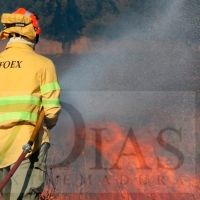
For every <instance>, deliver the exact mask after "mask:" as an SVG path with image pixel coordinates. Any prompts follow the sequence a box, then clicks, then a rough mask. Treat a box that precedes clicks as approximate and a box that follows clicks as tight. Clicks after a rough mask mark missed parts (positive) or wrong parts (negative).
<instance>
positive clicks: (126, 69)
mask: <svg viewBox="0 0 200 200" xmlns="http://www.w3.org/2000/svg"><path fill="white" fill-rule="evenodd" d="M183 2H184V1H183V0H181V1H167V3H166V2H165V5H166V6H165V9H164V10H161V11H162V12H161V11H160V10H159V8H158V10H156V9H157V8H156V7H155V8H154V12H155V13H154V17H152V16H151V15H150V16H145V13H142V14H138V13H137V14H135V13H134V12H132V13H128V14H127V15H124V16H120V18H117V19H114V20H113V21H111V22H110V27H109V28H107V29H103V30H99V32H100V33H98V34H101V33H102V35H104V34H106V35H109V36H110V38H112V40H105V41H103V42H102V43H99V45H98V46H97V45H95V46H94V47H91V48H90V50H89V51H87V52H86V53H84V54H82V55H80V56H78V57H75V59H74V60H72V62H71V63H70V64H67V63H68V60H67V59H66V60H65V59H63V60H62V61H61V62H60V63H58V68H60V69H59V76H60V82H61V85H62V88H63V90H72V91H74V90H76V91H85V90H93V91H97V90H103V91H104V90H111V91H112V90H123V91H124V90H125V91H137V90H143V91H149V90H156V91H163V90H190V89H191V87H193V88H194V85H192V86H191V84H188V83H189V81H190V80H191V78H192V77H193V76H194V73H195V72H196V71H195V69H194V58H193V56H194V55H192V49H191V47H190V46H188V45H187V41H186V40H187V38H185V37H184V34H185V33H184V30H185V29H184V26H185V24H184V20H183V19H182V18H183V17H184V18H185V13H184V12H185V11H184V10H183V8H184V7H183V5H184V4H183ZM187 25H188V23H187Z"/></svg>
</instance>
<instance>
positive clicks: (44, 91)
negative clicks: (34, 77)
mask: <svg viewBox="0 0 200 200" xmlns="http://www.w3.org/2000/svg"><path fill="white" fill-rule="evenodd" d="M40 91H41V96H42V105H43V107H44V111H45V123H46V126H47V128H48V129H51V128H53V127H54V126H55V125H56V123H57V120H58V116H59V113H60V110H61V106H60V99H59V97H60V86H59V83H58V80H57V74H56V70H55V66H54V64H53V62H52V61H51V60H48V61H47V62H46V63H45V65H44V67H43V71H42V74H41V86H40Z"/></svg>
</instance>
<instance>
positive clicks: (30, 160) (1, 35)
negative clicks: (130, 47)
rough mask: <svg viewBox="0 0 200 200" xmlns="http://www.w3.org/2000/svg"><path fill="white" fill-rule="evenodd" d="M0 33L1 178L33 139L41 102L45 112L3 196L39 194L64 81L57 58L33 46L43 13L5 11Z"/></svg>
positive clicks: (32, 199)
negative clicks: (0, 47)
mask: <svg viewBox="0 0 200 200" xmlns="http://www.w3.org/2000/svg"><path fill="white" fill-rule="evenodd" d="M1 23H2V24H3V26H4V29H3V30H2V31H1V32H0V39H1V40H2V39H8V43H7V45H6V47H5V50H4V51H3V52H1V53H0V80H1V84H0V181H2V180H3V178H4V177H5V176H6V174H7V173H8V172H9V170H10V169H11V168H12V166H13V164H14V163H15V162H16V160H17V159H18V157H19V156H20V154H21V152H22V146H23V145H24V144H26V143H27V141H29V139H30V137H31V134H32V132H33V130H34V126H35V124H36V122H37V118H38V115H39V112H40V109H41V107H43V108H44V111H45V118H44V121H43V124H42V126H41V128H40V131H39V133H38V136H37V138H36V140H35V142H34V144H33V148H32V152H30V153H28V154H27V156H26V158H25V159H24V160H23V161H22V163H21V164H20V166H19V168H18V169H17V171H16V172H15V173H14V175H13V176H12V178H11V179H10V181H9V182H8V184H7V185H6V186H5V187H4V189H3V190H2V196H3V199H4V200H9V199H10V200H21V199H23V200H26V199H27V200H35V199H38V198H39V194H40V193H41V192H42V191H43V187H44V180H45V174H46V158H47V151H48V149H49V146H50V139H49V130H50V129H52V128H53V127H54V126H55V125H56V123H57V120H58V116H59V113H60V110H61V106H60V101H59V96H60V86H59V83H58V80H57V75H56V70H55V66H54V64H53V62H52V61H51V60H50V59H48V58H46V57H44V56H42V55H39V54H37V53H36V52H35V51H34V48H35V45H36V44H37V42H38V41H39V35H40V33H41V29H40V27H39V24H38V18H37V16H36V15H34V14H33V13H31V12H29V11H27V10H26V9H24V8H19V9H17V10H16V11H15V12H13V13H3V15H2V17H1Z"/></svg>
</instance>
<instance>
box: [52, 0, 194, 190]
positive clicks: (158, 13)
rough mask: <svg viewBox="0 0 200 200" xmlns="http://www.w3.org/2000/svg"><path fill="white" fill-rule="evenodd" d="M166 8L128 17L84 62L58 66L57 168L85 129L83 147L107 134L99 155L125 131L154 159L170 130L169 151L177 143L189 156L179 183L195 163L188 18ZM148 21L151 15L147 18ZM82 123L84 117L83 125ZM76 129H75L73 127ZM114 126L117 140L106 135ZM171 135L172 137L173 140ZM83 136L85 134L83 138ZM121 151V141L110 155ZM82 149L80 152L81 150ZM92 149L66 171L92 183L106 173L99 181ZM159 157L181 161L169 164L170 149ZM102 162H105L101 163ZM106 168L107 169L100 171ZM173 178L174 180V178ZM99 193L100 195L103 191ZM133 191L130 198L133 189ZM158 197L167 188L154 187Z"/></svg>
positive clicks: (177, 7) (114, 24) (70, 60)
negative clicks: (184, 21)
mask: <svg viewBox="0 0 200 200" xmlns="http://www.w3.org/2000/svg"><path fill="white" fill-rule="evenodd" d="M162 2H163V3H164V2H165V4H164V8H163V7H162V9H161V10H159V6H156V5H155V7H154V8H153V10H151V12H149V13H148V12H141V13H140V12H139V13H136V12H135V13H128V14H125V15H123V16H120V18H117V19H116V21H115V20H112V21H110V24H109V27H107V28H106V29H103V30H101V31H100V32H99V34H100V35H101V34H102V35H103V36H104V37H103V39H102V40H100V39H97V38H98V37H96V39H91V40H90V45H89V48H88V50H87V51H85V52H84V53H82V54H80V55H71V56H70V57H67V58H63V59H62V60H61V61H60V62H59V63H58V64H59V65H58V75H59V80H60V84H61V87H62V95H61V101H62V103H63V109H62V113H61V117H60V120H59V122H58V125H57V127H55V129H54V130H53V134H52V139H51V140H52V143H54V144H55V143H57V145H58V148H59V149H62V148H63V149H62V150H63V151H64V153H63V154H62V159H60V160H58V161H57V163H58V162H60V163H66V164H68V163H70V161H71V157H69V158H66V157H67V156H68V155H69V152H70V150H71V149H73V148H74V147H75V145H76V144H77V143H76V142H75V140H76V138H80V135H81V133H82V132H80V135H76V134H75V129H76V126H77V127H79V125H80V126H82V125H83V124H84V125H85V129H86V141H88V140H89V142H90V143H92V142H93V143H92V145H93V146H94V147H95V137H97V136H96V135H95V134H97V132H98V131H97V132H95V131H94V130H95V129H96V130H97V129H101V130H105V131H103V132H101V133H100V134H101V136H102V138H101V139H102V149H103V148H104V146H103V144H104V141H105V140H106V136H107V135H111V136H115V134H116V133H117V131H118V130H119V129H120V128H119V127H123V128H122V129H123V130H124V129H125V130H126V131H125V132H123V134H124V135H123V136H124V138H126V136H127V133H128V130H129V129H130V128H132V129H133V131H134V133H135V137H136V138H142V139H144V140H145V141H147V143H148V145H149V146H150V147H151V148H148V150H147V151H148V152H149V149H152V154H154V157H155V158H157V157H156V156H158V157H159V156H161V155H158V153H160V152H161V151H160V146H159V144H158V141H157V139H156V137H157V135H158V133H159V132H160V133H162V132H161V131H163V130H167V131H166V132H167V133H166V132H165V133H164V134H163V135H165V136H166V135H167V134H168V136H169V137H167V136H166V138H167V139H166V143H168V142H169V144H172V142H173V145H174V147H177V149H178V150H179V146H181V147H182V148H181V150H180V151H181V153H182V154H183V155H184V156H185V155H186V156H185V160H184V162H183V165H182V166H181V167H180V169H179V175H180V176H181V175H182V174H184V173H185V172H187V169H188V168H187V166H190V165H191V163H194V158H195V148H194V121H193V119H194V118H195V94H194V93H193V92H190V91H188V90H190V89H194V88H195V87H196V86H194V85H191V84H190V83H191V82H190V80H191V78H192V77H193V75H194V74H193V73H194V72H193V68H194V67H195V66H194V64H193V56H194V55H193V52H192V51H191V49H190V48H188V47H187V45H186V44H185V43H184V40H182V38H184V37H183V36H181V37H177V35H178V33H180V27H178V25H177V21H178V22H179V21H181V17H182V16H183V12H182V4H183V2H184V1H183V0H182V1H180V0H177V1H175V0H174V1H162ZM157 9H158V10H157ZM145 13H147V15H144V14H145ZM152 13H153V14H152ZM176 27H177V28H176ZM105 36H110V37H109V38H112V39H105V38H106V37H105ZM188 83H189V84H188ZM66 105H67V106H66ZM73 109H74V113H73ZM77 113H79V114H77ZM78 116H79V117H80V116H81V119H80V121H79V119H78ZM191 118H192V120H191ZM75 121H76V123H74V122H75ZM83 122H84V123H83ZM109 123H110V124H114V125H113V126H114V132H115V133H113V132H112V131H111V130H109V127H110V126H109ZM116 124H117V125H116ZM152 124H154V127H153V128H152V127H151V126H150V125H152ZM148 125H149V126H150V127H151V128H150V129H149V130H147V129H145V128H144V129H143V127H147V126H148ZM82 128H83V127H82ZM154 128H155V129H154ZM140 129H142V131H140ZM170 130H175V132H173V131H170ZM179 132H181V134H182V138H181V141H180V138H179V137H178V134H179ZM54 133H55V134H54ZM112 134H113V135H112ZM84 136H85V135H84V133H82V138H83V137H84ZM171 136H172V137H171ZM111 138H112V140H110V144H111V145H112V144H113V143H114V141H116V140H115V139H116V138H115V137H111ZM96 140H97V139H96ZM153 141H154V142H155V143H157V144H156V145H154V143H152V142H153ZM63 143H64V144H65V145H64V147H61V146H62V145H60V144H63ZM123 143H124V140H123V139H121V140H119V141H118V145H119V148H118V150H116V152H114V151H112V152H111V154H115V153H116V156H117V155H118V153H119V149H120V147H122V145H123ZM180 143H181V145H180ZM188 144H191V151H190V152H189V153H190V155H189V156H188V157H187V155H188V152H187V151H188V148H187V145H188ZM73 145H74V146H73ZM92 145H91V146H92ZM139 145H140V144H139ZM80 146H81V145H77V148H80ZM91 146H87V142H86V145H85V146H84V150H83V152H82V154H81V155H80V156H79V157H78V158H77V160H75V162H73V163H70V166H72V168H69V169H68V173H69V174H81V173H82V174H84V175H89V174H93V175H94V176H95V178H96V177H98V178H101V173H99V172H100V170H101V169H100V170H98V169H96V170H92V167H93V169H94V166H95V161H96V162H98V164H99V163H100V162H101V160H98V161H97V159H98V158H97V155H95V152H96V153H97V151H95V150H94V149H93V148H92V147H91ZM163 146H164V145H163ZM166 146H167V145H166ZM156 148H158V149H159V151H157V150H156ZM161 149H162V152H161V153H162V154H163V155H164V157H166V160H167V159H169V161H172V160H174V162H175V163H176V160H175V159H174V158H176V156H174V155H172V156H171V155H170V156H169V157H167V155H169V154H170V152H171V151H170V150H169V152H167V151H166V149H164V148H161ZM100 153H101V152H100ZM131 153H132V152H131ZM97 154H98V153H97ZM108 154H109V152H108ZM128 154H130V152H129V153H128ZM124 155H125V154H124ZM175 155H176V154H175ZM70 156H71V154H70ZM184 156H183V157H184ZM63 158H66V160H65V162H63V160H64V159H63ZM134 158H135V157H134ZM134 158H133V159H134ZM188 158H190V159H191V160H192V161H190V160H189V159H188ZM100 159H102V160H103V158H100ZM120 159H123V158H120ZM127 160H128V159H127ZM128 161H129V160H128ZM57 163H56V164H57ZM105 163H106V162H104V161H102V165H103V164H105ZM155 163H156V162H155ZM155 163H154V164H155ZM100 164H101V163H100ZM112 164H113V163H112ZM80 166H81V169H80ZM127 166H128V165H127ZM127 166H125V168H124V170H125V171H126V170H127V173H128V176H130V177H132V175H133V174H138V173H139V171H138V170H137V169H135V168H134V167H135V166H132V164H131V163H130V168H131V170H132V169H133V171H132V172H131V171H129V169H130V168H129V167H127ZM103 167H104V166H103ZM105 167H107V166H105ZM194 168H195V167H194V165H192V167H191V169H192V170H191V173H192V174H193V173H194V171H195V170H194ZM84 170H85V171H84ZM81 171H82V172H81ZM83 171H84V172H83ZM101 171H103V173H104V172H105V174H106V172H107V170H105V169H104V170H101ZM130 172H131V173H130ZM144 172H145V170H143V171H142V173H144ZM157 172H158V173H161V174H163V176H165V175H166V174H165V173H164V172H163V171H161V170H159V169H158V170H157ZM176 172H177V171H175V172H174V173H175V174H176ZM112 173H113V171H112ZM112 173H111V174H112ZM146 173H147V175H148V173H149V171H148V170H147V171H146ZM105 174H104V175H105ZM117 174H118V172H116V176H117ZM104 175H103V176H104ZM98 178H97V179H96V180H98ZM183 179H184V177H183ZM72 182H73V184H74V183H76V182H78V180H74V179H73V180H72ZM97 185H98V184H97V183H93V184H92V187H88V188H86V189H85V188H84V189H83V191H82V190H81V192H82V193H84V192H91V193H93V192H94V193H95V192H99V193H100V192H102V189H101V188H100V186H99V185H98V187H97ZM166 187H168V186H166ZM172 187H173V185H172ZM68 188H69V187H68ZM68 188H67V189H66V190H67V191H68ZM94 188H98V190H96V189H94ZM72 190H73V188H72ZM74 191H75V190H73V191H70V192H71V193H73V192H74ZM127 191H128V190H127ZM131 191H132V192H133V187H132V185H131ZM158 191H160V192H161V193H162V192H163V190H162V188H161V189H160V190H159V189H158V188H157V187H152V191H151V192H158ZM166 191H169V190H166ZM170 191H171V190H170ZM106 192H113V190H110V189H109V188H107V189H106ZM136 192H137V191H136Z"/></svg>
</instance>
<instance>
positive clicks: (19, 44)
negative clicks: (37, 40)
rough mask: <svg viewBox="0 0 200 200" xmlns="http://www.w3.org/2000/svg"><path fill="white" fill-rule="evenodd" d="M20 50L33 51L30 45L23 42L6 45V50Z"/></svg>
mask: <svg viewBox="0 0 200 200" xmlns="http://www.w3.org/2000/svg"><path fill="white" fill-rule="evenodd" d="M13 47H16V48H20V49H29V50H31V51H33V48H32V47H31V46H29V45H28V44H25V43H22V42H10V43H8V44H7V45H6V48H5V49H9V48H13Z"/></svg>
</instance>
